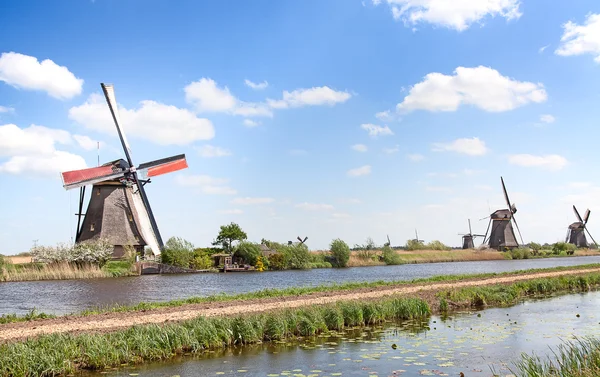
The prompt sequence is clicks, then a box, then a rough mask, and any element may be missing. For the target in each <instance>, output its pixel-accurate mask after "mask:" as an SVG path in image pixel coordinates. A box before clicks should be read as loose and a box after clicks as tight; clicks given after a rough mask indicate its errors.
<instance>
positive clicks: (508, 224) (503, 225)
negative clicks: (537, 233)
mask: <svg viewBox="0 0 600 377" xmlns="http://www.w3.org/2000/svg"><path fill="white" fill-rule="evenodd" d="M500 181H501V182H502V191H503V193H504V199H505V200H506V205H507V206H508V208H507V209H499V210H497V211H495V212H493V213H492V214H491V215H490V216H489V218H490V222H489V223H488V227H487V230H486V231H485V238H484V241H483V243H484V244H486V243H487V245H488V246H489V247H490V248H492V249H496V250H506V249H511V248H517V247H519V242H518V241H517V237H516V235H515V231H514V229H513V226H512V224H513V223H514V224H515V228H517V231H518V232H519V238H520V239H521V244H523V243H524V242H523V237H521V231H520V230H519V225H517V220H516V219H515V213H517V207H516V206H515V204H514V203H512V204H511V202H510V199H509V198H508V192H507V191H506V186H505V185H504V179H503V178H502V177H500ZM488 234H489V236H488Z"/></svg>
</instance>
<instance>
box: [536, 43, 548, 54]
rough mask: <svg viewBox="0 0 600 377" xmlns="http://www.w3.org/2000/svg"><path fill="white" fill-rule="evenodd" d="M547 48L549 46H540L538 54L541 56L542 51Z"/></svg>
mask: <svg viewBox="0 0 600 377" xmlns="http://www.w3.org/2000/svg"><path fill="white" fill-rule="evenodd" d="M548 47H550V45H545V46H542V47H540V49H539V50H538V52H539V53H540V54H541V53H543V52H544V51H545V50H546V49H547V48H548Z"/></svg>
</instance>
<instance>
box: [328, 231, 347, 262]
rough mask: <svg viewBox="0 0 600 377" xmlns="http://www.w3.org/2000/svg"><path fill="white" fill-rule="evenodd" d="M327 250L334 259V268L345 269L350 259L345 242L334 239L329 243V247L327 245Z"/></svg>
mask: <svg viewBox="0 0 600 377" xmlns="http://www.w3.org/2000/svg"><path fill="white" fill-rule="evenodd" d="M329 250H330V252H331V255H332V256H333V258H334V259H335V266H336V267H346V266H347V265H348V260H349V259H350V248H349V247H348V244H346V242H344V241H342V240H341V239H339V238H338V239H335V240H333V241H331V245H329Z"/></svg>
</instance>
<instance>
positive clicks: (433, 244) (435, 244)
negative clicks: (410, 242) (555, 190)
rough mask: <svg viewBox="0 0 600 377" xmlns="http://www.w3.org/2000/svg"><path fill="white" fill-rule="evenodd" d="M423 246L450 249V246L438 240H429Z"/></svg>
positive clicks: (429, 248)
mask: <svg viewBox="0 0 600 377" xmlns="http://www.w3.org/2000/svg"><path fill="white" fill-rule="evenodd" d="M424 248H425V249H428V250H452V248H451V247H450V246H446V245H444V244H443V243H442V242H441V241H438V240H435V241H431V242H430V243H428V244H427V245H425V247H424Z"/></svg>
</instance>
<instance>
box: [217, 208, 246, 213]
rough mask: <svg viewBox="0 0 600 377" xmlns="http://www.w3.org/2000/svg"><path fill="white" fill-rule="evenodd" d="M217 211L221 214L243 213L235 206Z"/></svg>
mask: <svg viewBox="0 0 600 377" xmlns="http://www.w3.org/2000/svg"><path fill="white" fill-rule="evenodd" d="M219 213H220V214H221V215H241V214H242V213H244V211H242V210H241V209H237V208H236V209H225V210H222V211H219Z"/></svg>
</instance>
